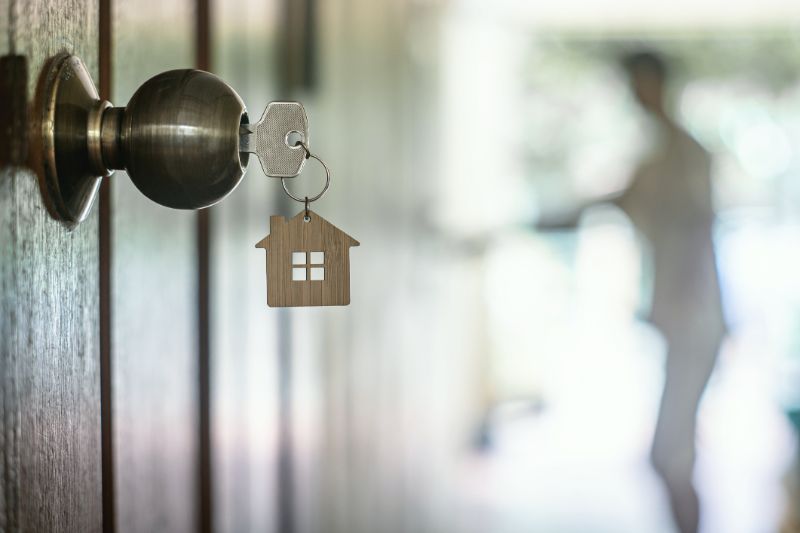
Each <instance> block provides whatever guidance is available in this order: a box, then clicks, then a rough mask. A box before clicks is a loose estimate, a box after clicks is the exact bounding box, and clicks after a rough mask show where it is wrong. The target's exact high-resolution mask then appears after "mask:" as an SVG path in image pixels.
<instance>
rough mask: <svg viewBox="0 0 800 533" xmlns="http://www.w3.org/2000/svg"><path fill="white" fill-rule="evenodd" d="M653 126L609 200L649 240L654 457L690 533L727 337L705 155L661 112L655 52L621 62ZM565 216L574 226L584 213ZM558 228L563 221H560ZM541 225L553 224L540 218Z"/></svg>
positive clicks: (678, 519)
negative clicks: (655, 351)
mask: <svg viewBox="0 0 800 533" xmlns="http://www.w3.org/2000/svg"><path fill="white" fill-rule="evenodd" d="M622 64H623V66H624V67H625V70H626V71H627V73H628V76H629V79H630V83H631V88H632V90H633V94H634V95H635V97H636V99H637V101H638V102H639V104H640V105H641V107H642V109H643V110H644V111H645V112H646V114H647V116H648V118H649V123H650V124H651V125H652V130H653V141H654V143H653V146H652V148H651V151H650V153H648V154H647V155H646V156H645V157H644V158H643V159H642V160H641V161H640V163H639V164H638V165H637V167H636V169H635V172H634V173H633V177H632V179H631V180H630V184H629V186H628V187H627V189H625V190H624V191H623V192H621V193H619V194H616V195H614V196H611V197H608V198H604V199H602V200H599V201H593V202H591V204H590V205H595V204H597V203H601V202H612V203H614V204H615V205H617V206H618V207H619V208H621V209H622V210H623V211H624V212H625V213H626V214H627V215H628V217H629V218H630V220H631V222H632V223H633V224H634V226H635V227H636V228H637V230H638V231H639V233H640V234H641V235H642V236H644V237H645V240H646V241H647V244H648V245H649V250H648V252H649V253H650V254H651V255H652V265H653V298H652V308H651V310H650V316H649V320H650V322H651V323H652V324H653V325H654V326H655V327H656V328H657V329H658V330H659V331H660V332H661V334H662V335H663V337H664V340H665V341H666V344H667V359H666V372H665V383H664V390H663V394H662V397H661V405H660V407H659V413H658V420H657V422H656V428H655V433H654V436H653V446H652V450H651V460H652V464H653V466H654V468H655V471H656V472H657V473H658V475H659V476H660V478H661V479H662V481H663V483H664V485H665V487H666V489H667V492H668V494H669V499H670V504H671V508H672V513H673V517H674V519H675V523H676V525H677V526H678V529H679V530H680V531H681V533H695V532H696V531H697V529H698V524H699V518H700V503H699V499H698V497H697V492H696V491H695V488H694V485H693V482H692V473H693V470H694V463H695V429H696V422H697V409H698V405H699V403H700V398H701V396H702V393H703V390H704V389H705V387H706V383H707V382H708V380H709V378H710V376H711V372H712V370H713V368H714V364H715V361H716V358H717V352H718V350H719V346H720V344H721V341H722V339H723V337H724V335H725V324H724V319H723V315H722V304H721V298H720V288H719V282H718V278H717V270H716V261H715V256H714V247H713V243H712V238H711V234H712V225H713V221H714V212H713V209H712V198H711V156H710V154H709V153H708V151H707V150H705V149H704V148H703V147H702V146H701V145H700V144H699V143H698V142H697V141H696V140H695V139H694V138H692V137H691V136H690V135H689V134H688V133H687V132H686V131H685V130H684V129H683V128H682V127H681V126H680V125H679V124H678V123H677V122H676V121H675V119H674V118H673V117H672V116H670V114H669V112H668V110H667V102H666V88H667V82H668V68H667V64H666V62H665V61H664V60H663V59H662V58H661V57H660V56H659V55H658V54H656V53H654V52H649V51H640V52H636V53H632V54H630V55H628V56H626V57H625V58H624V59H623V61H622ZM590 205H587V206H584V207H583V208H581V209H580V210H578V212H577V213H573V216H571V217H569V218H570V223H571V224H575V223H577V221H578V219H579V216H580V212H581V211H583V209H585V208H586V207H589V206H590ZM555 225H557V226H563V225H564V223H563V221H561V222H560V223H558V224H555ZM539 226H540V227H553V226H554V224H551V223H547V222H546V221H544V222H540V224H539Z"/></svg>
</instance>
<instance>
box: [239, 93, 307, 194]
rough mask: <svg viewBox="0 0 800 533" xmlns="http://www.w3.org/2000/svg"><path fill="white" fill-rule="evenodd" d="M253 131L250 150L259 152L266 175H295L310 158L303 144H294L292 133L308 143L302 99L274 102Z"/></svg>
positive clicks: (252, 128) (291, 176) (278, 176)
mask: <svg viewBox="0 0 800 533" xmlns="http://www.w3.org/2000/svg"><path fill="white" fill-rule="evenodd" d="M249 129H250V131H252V132H253V135H252V136H251V140H250V150H249V151H250V152H255V154H256V155H257V156H258V159H259V161H260V162H261V168H262V169H263V170H264V174H266V175H267V176H270V177H274V178H293V177H295V176H297V175H299V174H300V172H301V171H302V170H303V165H304V164H305V161H306V157H305V155H306V153H305V150H303V148H302V147H301V146H299V145H298V146H290V145H289V142H290V139H289V138H290V136H291V135H292V133H295V134H296V133H299V134H300V135H301V138H302V139H303V141H304V142H305V143H306V144H308V142H309V138H308V117H307V116H306V110H305V108H304V107H303V105H302V104H300V103H299V102H271V103H270V104H269V105H267V108H266V109H265V110H264V114H263V115H262V116H261V120H259V121H258V123H256V124H255V125H254V126H252V127H250V128H249Z"/></svg>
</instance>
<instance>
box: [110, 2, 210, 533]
mask: <svg viewBox="0 0 800 533" xmlns="http://www.w3.org/2000/svg"><path fill="white" fill-rule="evenodd" d="M112 20H113V31H112V35H113V38H112V39H113V45H114V47H113V57H112V73H113V74H112V80H113V82H112V83H113V88H112V96H113V98H112V101H113V102H114V103H115V104H116V105H125V104H126V103H127V102H128V100H129V99H130V97H131V95H132V94H133V92H134V91H135V90H136V88H138V87H139V85H140V84H141V83H142V82H144V81H145V80H147V79H148V78H150V77H151V76H153V75H155V74H157V73H159V72H162V71H164V70H169V69H174V68H190V67H192V66H193V62H194V50H193V43H194V5H193V2H192V1H190V0H174V1H169V2H164V1H161V0H141V1H137V2H114V5H113V10H112ZM110 179H111V180H112V192H111V213H112V215H111V217H112V218H111V228H112V243H113V244H112V254H111V264H112V270H111V287H112V289H111V291H112V292H111V301H112V328H111V342H112V347H111V373H112V376H113V378H112V380H113V381H112V394H113V400H112V406H113V417H114V418H113V432H114V453H113V455H114V466H115V473H114V477H115V487H114V488H115V492H116V493H115V502H116V509H117V520H116V522H117V529H118V531H120V532H151V531H160V532H176V531H194V530H196V529H197V516H198V511H197V488H196V487H197V483H198V477H197V464H198V459H197V457H198V455H197V454H198V444H197V443H198V435H199V431H198V408H197V404H198V386H197V384H198V366H197V360H198V359H197V353H198V333H197V311H196V309H197V294H198V293H197V268H196V267H197V265H196V247H195V220H196V216H197V215H196V213H195V212H194V211H177V210H172V209H167V208H165V207H161V206H159V205H156V204H155V203H153V202H152V201H150V200H148V199H147V198H146V197H145V196H143V195H142V194H141V193H140V192H139V191H138V190H137V189H136V188H135V187H134V186H133V184H132V183H131V181H130V180H129V179H128V176H127V175H126V174H125V173H124V172H121V171H118V172H117V173H116V174H115V175H114V176H112V177H111V178H110Z"/></svg>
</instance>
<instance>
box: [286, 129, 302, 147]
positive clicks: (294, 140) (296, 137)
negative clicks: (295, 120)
mask: <svg viewBox="0 0 800 533" xmlns="http://www.w3.org/2000/svg"><path fill="white" fill-rule="evenodd" d="M305 141H306V136H305V135H303V134H302V133H300V132H299V131H297V130H292V131H290V132H289V133H287V134H286V146H288V147H289V148H294V149H298V148H300V145H299V144H298V143H301V142H305Z"/></svg>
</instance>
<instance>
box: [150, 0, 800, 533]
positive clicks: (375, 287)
mask: <svg viewBox="0 0 800 533" xmlns="http://www.w3.org/2000/svg"><path fill="white" fill-rule="evenodd" d="M212 9H213V13H214V14H215V17H214V19H213V24H214V25H213V27H212V35H213V41H212V42H213V51H212V58H213V59H212V67H213V70H214V71H215V72H216V73H218V74H219V75H220V76H221V77H223V78H224V79H226V80H227V81H229V82H230V83H231V85H232V86H234V87H236V89H237V91H238V92H239V93H240V94H241V95H242V97H243V99H244V101H245V102H247V104H248V106H249V107H250V113H251V119H253V120H254V119H255V118H257V116H256V115H258V114H259V113H260V111H261V108H260V106H261V105H262V102H264V103H265V102H267V101H269V100H276V99H279V98H292V99H298V100H301V101H303V102H304V103H305V105H306V107H307V110H308V113H309V117H310V126H311V132H312V133H311V146H312V149H313V150H314V151H315V152H317V153H319V154H320V156H321V157H322V158H323V159H325V160H326V162H328V164H329V165H330V166H331V168H332V169H333V172H334V179H333V184H332V187H331V190H330V191H329V193H328V194H327V195H326V196H325V197H324V198H323V199H322V200H320V201H319V202H318V203H316V204H314V206H313V207H314V209H315V211H317V212H318V213H319V214H321V215H322V216H324V217H325V218H327V219H328V220H330V221H331V222H333V223H334V224H336V225H337V226H338V227H340V228H342V229H343V230H344V231H346V232H348V233H349V234H350V235H352V236H354V237H355V238H356V239H358V240H359V241H360V242H361V246H360V247H358V248H354V249H352V251H351V263H352V272H351V286H352V303H351V305H350V306H349V307H346V308H329V309H292V310H278V309H268V308H266V306H265V294H264V286H265V280H264V257H263V254H264V252H263V251H262V250H257V249H255V248H254V247H253V246H254V244H255V243H256V242H257V241H258V240H260V239H261V238H262V237H263V236H264V235H265V234H266V233H267V231H268V220H269V216H270V215H271V214H282V215H287V216H288V215H293V214H295V213H296V212H297V211H299V210H300V209H301V206H300V205H299V204H296V203H293V202H291V201H289V200H287V199H286V197H285V196H284V195H283V194H282V192H281V188H280V186H279V184H277V183H275V182H272V181H271V180H268V179H266V178H264V177H263V175H262V174H261V169H260V168H259V167H258V165H254V164H251V165H250V168H249V170H248V176H249V177H248V179H246V180H244V182H243V183H242V185H241V186H240V187H239V188H238V189H237V190H236V191H235V192H234V193H233V194H232V196H231V197H230V198H229V199H227V200H226V201H225V202H223V203H222V204H220V205H219V206H218V207H215V208H214V209H213V211H212V213H213V225H212V234H211V236H212V239H211V243H212V250H211V257H212V268H211V272H212V276H213V278H212V283H211V286H212V287H213V293H212V301H213V302H214V303H213V306H212V330H211V332H210V335H211V339H212V346H211V355H212V367H213V371H212V373H211V375H212V376H213V382H212V384H211V391H212V394H213V401H212V406H213V409H212V419H211V424H212V425H211V427H212V439H213V447H212V449H213V453H214V456H213V469H214V479H215V485H214V491H215V495H214V496H215V500H216V501H217V502H219V505H218V508H217V509H216V511H215V513H214V520H215V526H216V528H217V529H218V530H219V531H276V532H277V531H280V532H282V533H294V532H298V533H299V532H323V533H335V532H341V533H359V532H364V533H395V532H398V533H399V532H415V533H417V532H432V533H433V532H443V533H472V532H475V533H517V532H520V533H521V532H533V531H536V532H576V533H577V532H582V533H595V532H609V533H611V532H615V533H623V532H643V531H645V532H654V533H660V532H665V533H666V532H670V531H675V529H674V526H673V522H672V518H671V515H670V511H669V506H668V502H667V496H666V493H665V491H664V489H663V488H662V486H661V484H660V483H659V480H658V478H657V477H656V475H655V473H654V472H653V470H652V467H651V466H650V463H649V460H648V454H649V449H650V445H651V440H652V435H653V428H654V424H655V420H656V415H657V410H658V402H659V399H660V395H661V390H662V387H663V382H664V371H663V368H664V359H665V353H666V349H665V342H664V339H663V338H662V336H661V335H660V333H659V332H658V331H657V330H656V329H655V328H653V327H652V326H651V325H649V324H648V323H647V322H645V321H643V320H641V319H640V318H637V317H638V316H641V313H640V312H638V311H641V309H642V308H646V306H647V300H648V297H647V295H648V284H649V280H650V278H651V275H650V271H649V267H648V262H647V255H646V253H644V252H645V250H644V249H643V247H642V245H641V240H640V239H638V238H637V237H636V231H635V229H634V227H633V226H632V225H631V223H630V221H629V220H628V218H627V217H626V216H625V215H624V213H622V211H620V210H618V209H616V208H614V207H611V206H598V207H596V208H593V209H590V210H588V211H586V212H585V213H584V215H583V217H582V218H581V221H580V223H579V224H578V226H577V227H576V228H575V229H572V230H569V229H567V230H561V231H555V232H553V231H550V232H541V231H537V229H536V222H537V220H539V219H540V218H541V217H543V216H545V215H547V214H550V213H558V212H560V211H564V210H569V209H572V208H574V207H575V206H576V205H578V204H581V203H583V202H585V201H588V200H591V199H594V198H599V197H602V196H604V195H606V194H608V193H610V192H613V191H616V190H619V189H620V188H621V187H624V186H625V185H626V184H627V182H628V180H629V179H630V176H631V174H632V172H633V168H634V166H635V165H636V163H637V161H638V160H639V158H640V157H641V154H642V152H643V150H644V149H645V147H646V144H647V142H646V141H647V135H646V126H645V125H644V123H643V118H644V117H643V115H642V113H641V110H640V109H639V107H638V106H637V105H636V102H635V100H634V98H633V96H632V95H631V94H630V91H629V89H628V84H627V80H626V78H625V74H624V72H623V71H622V70H621V69H620V67H619V61H618V58H619V56H620V55H621V54H622V53H625V52H627V51H630V50H632V49H636V48H639V47H646V48H648V49H652V50H657V51H659V52H661V53H663V54H664V56H665V57H667V58H668V59H669V60H670V63H671V65H672V66H673V69H672V72H673V76H672V81H673V82H674V94H672V97H673V98H672V99H673V103H674V105H673V113H674V117H675V119H676V120H677V121H679V122H680V123H681V124H682V125H683V127H684V128H685V129H686V130H687V131H688V132H689V133H690V134H691V135H692V136H694V137H695V138H696V139H697V140H698V141H699V142H700V143H701V144H702V145H703V146H704V147H705V148H706V149H707V150H709V151H710V152H711V154H712V156H713V158H714V167H713V175H712V180H713V202H714V207H715V210H716V213H717V217H716V220H715V223H714V226H713V243H714V247H715V250H716V253H717V268H718V272H719V276H720V283H721V287H722V298H723V304H724V313H725V316H726V319H727V321H728V323H729V325H730V331H729V334H728V335H727V337H726V338H725V340H724V342H723V345H722V348H721V351H720V355H719V359H718V362H717V366H716V370H715V372H714V374H713V376H712V378H711V381H710V383H709V385H708V387H707V389H706V391H705V394H704V396H703V399H702V402H701V405H700V409H699V415H698V429H697V453H698V455H697V464H696V468H695V474H694V475H695V484H696V486H697V489H698V492H699V496H700V500H701V502H702V510H703V513H702V517H701V530H702V531H704V532H726V533H738V532H741V533H745V532H747V533H750V532H752V533H755V532H772V531H797V530H798V529H797V523H796V519H795V518H794V512H795V511H797V510H798V509H799V507H798V505H800V489H798V487H797V480H796V479H795V474H794V471H795V466H794V461H795V455H796V440H797V439H796V433H795V428H794V426H793V424H792V420H793V416H794V415H795V413H796V412H797V410H798V409H800V393H798V389H797V386H796V384H797V382H798V379H800V277H798V275H797V272H799V271H800V251H799V250H798V247H797V246H796V243H797V242H798V238H799V237H800V208H799V206H800V180H798V176H799V175H800V79H798V74H800V3H798V2H796V0H761V1H758V2H755V1H750V0H728V1H723V0H702V1H698V0H693V1H689V0H673V1H672V2H665V3H661V4H653V3H651V2H637V1H635V0H595V1H592V0H561V1H560V2H555V3H545V2H526V1H524V0H518V1H512V0H501V1H493V2H482V1H478V0H448V1H445V0H383V1H380V2H376V1H374V0H327V1H325V2H316V1H314V0H304V1H297V2H285V3H284V2H278V1H267V0H226V1H224V2H223V1H222V0H217V1H216V2H213V5H212ZM143 16H144V15H143ZM321 182H322V175H321V174H320V173H319V171H318V169H316V168H314V167H308V169H307V170H306V171H305V172H304V173H303V175H302V177H300V178H298V179H297V180H295V181H294V182H293V188H294V190H295V191H296V193H297V194H299V195H300V196H303V195H305V194H309V195H310V194H311V193H313V192H315V191H317V190H318V189H319V187H320V185H321Z"/></svg>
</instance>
